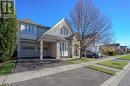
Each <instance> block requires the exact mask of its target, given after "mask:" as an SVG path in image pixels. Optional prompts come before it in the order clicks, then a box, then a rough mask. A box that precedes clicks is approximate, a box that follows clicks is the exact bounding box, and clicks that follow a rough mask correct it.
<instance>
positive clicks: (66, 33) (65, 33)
mask: <svg viewBox="0 0 130 86" xmlns="http://www.w3.org/2000/svg"><path fill="white" fill-rule="evenodd" d="M60 33H61V34H63V35H66V36H67V35H68V30H67V29H66V28H65V27H62V28H61V31H60Z"/></svg>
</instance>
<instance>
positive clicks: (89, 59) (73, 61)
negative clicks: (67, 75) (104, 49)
mask: <svg viewBox="0 0 130 86" xmlns="http://www.w3.org/2000/svg"><path fill="white" fill-rule="evenodd" d="M94 60H96V59H93V58H77V59H72V60H68V62H69V63H71V64H79V63H83V62H88V61H94Z"/></svg>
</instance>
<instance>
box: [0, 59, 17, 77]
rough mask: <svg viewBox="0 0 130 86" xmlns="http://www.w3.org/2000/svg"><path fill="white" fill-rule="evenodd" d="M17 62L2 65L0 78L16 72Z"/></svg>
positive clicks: (12, 61) (10, 61)
mask: <svg viewBox="0 0 130 86" xmlns="http://www.w3.org/2000/svg"><path fill="white" fill-rule="evenodd" d="M14 68H15V60H9V61H6V62H3V63H1V64H0V76H2V75H6V74H10V73H12V72H13V71H14Z"/></svg>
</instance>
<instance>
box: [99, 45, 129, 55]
mask: <svg viewBox="0 0 130 86" xmlns="http://www.w3.org/2000/svg"><path fill="white" fill-rule="evenodd" d="M101 51H102V52H103V53H104V54H109V55H113V54H126V53H127V46H120V44H119V43H115V44H106V45H103V46H101Z"/></svg>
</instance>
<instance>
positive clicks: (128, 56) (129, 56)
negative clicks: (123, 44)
mask: <svg viewBox="0 0 130 86" xmlns="http://www.w3.org/2000/svg"><path fill="white" fill-rule="evenodd" d="M119 59H121V60H130V55H127V56H122V57H120V58H119Z"/></svg>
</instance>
